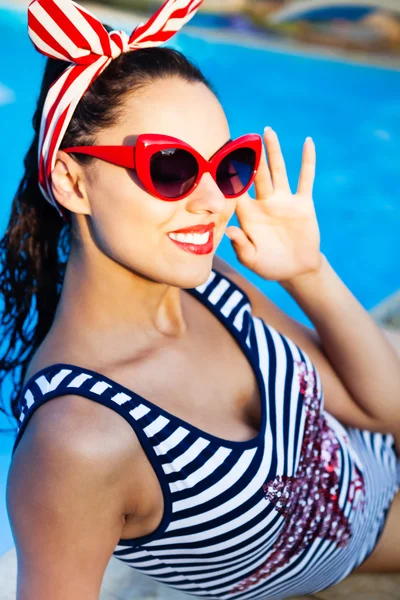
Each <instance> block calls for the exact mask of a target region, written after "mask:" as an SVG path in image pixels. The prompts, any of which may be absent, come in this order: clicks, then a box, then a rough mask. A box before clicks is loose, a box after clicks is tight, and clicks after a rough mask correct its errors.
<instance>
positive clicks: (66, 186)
mask: <svg viewBox="0 0 400 600" xmlns="http://www.w3.org/2000/svg"><path fill="white" fill-rule="evenodd" d="M51 189H52V192H53V194H54V197H55V199H56V200H57V202H59V203H60V204H61V205H62V206H63V207H64V208H66V209H68V210H69V211H70V212H73V213H77V214H81V215H90V214H91V210H90V202H89V197H88V193H87V178H86V177H85V173H84V169H83V168H82V166H81V165H80V164H79V163H78V162H77V161H76V160H75V159H74V158H72V156H70V155H69V154H67V153H66V152H63V151H62V150H59V151H58V152H57V156H56V164H55V165H54V169H53V170H52V172H51Z"/></svg>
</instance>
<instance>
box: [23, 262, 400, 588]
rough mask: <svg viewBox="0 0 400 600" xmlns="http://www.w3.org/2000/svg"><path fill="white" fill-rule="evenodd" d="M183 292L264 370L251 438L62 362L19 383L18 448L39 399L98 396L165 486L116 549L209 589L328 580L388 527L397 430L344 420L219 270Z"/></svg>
mask: <svg viewBox="0 0 400 600" xmlns="http://www.w3.org/2000/svg"><path fill="white" fill-rule="evenodd" d="M188 292H189V293H190V294H192V295H193V296H194V297H195V298H197V299H198V300H199V301H200V302H201V303H203V304H204V305H205V306H206V307H207V308H208V309H209V310H210V311H212V313H213V314H214V315H215V317H216V318H218V319H219V320H220V321H221V322H222V323H223V324H224V325H225V326H226V327H227V329H228V330H229V332H230V333H231V335H232V336H233V337H234V339H235V340H236V342H237V343H238V344H239V346H240V348H241V349H242V350H243V352H244V354H245V356H246V357H247V359H248V360H249V362H250V364H251V366H252V368H253V370H254V373H255V374H256V377H257V382H258V386H259V391H260V394H261V402H262V419H261V428H260V431H259V433H258V435H257V436H256V437H255V438H253V439H251V440H248V441H244V442H235V441H229V440H225V439H222V438H219V437H216V436H214V435H211V434H208V433H206V432H204V431H202V430H201V429H199V428H197V427H195V426H194V425H191V424H189V423H187V422H186V421H184V420H182V419H180V418H178V417H176V416H174V415H173V414H171V413H169V412H167V411H166V410H164V409H162V408H160V407H158V406H157V405H156V404H153V403H152V402H151V401H149V400H147V399H145V398H143V397H142V396H139V395H138V394H136V393H134V392H133V391H132V390H129V389H127V388H125V387H123V386H122V385H119V384H118V383H116V382H115V381H113V380H111V379H109V378H107V377H104V376H102V375H101V374H99V373H96V372H94V371H90V370H88V369H84V368H79V367H77V366H73V365H68V364H56V365H52V366H50V367H47V368H45V369H43V370H41V371H40V372H39V373H37V374H36V375H35V376H34V377H32V378H31V379H30V380H29V381H28V383H27V385H26V386H25V388H24V391H23V393H22V396H21V401H20V409H21V412H20V421H19V429H18V434H17V438H16V440H15V444H14V450H15V448H16V446H17V444H18V442H19V440H20V439H21V435H22V433H23V431H24V429H25V427H26V424H27V422H28V421H29V418H30V417H31V416H32V414H33V412H34V411H35V410H36V409H37V408H38V407H39V406H40V405H41V404H43V403H44V402H47V401H48V400H51V399H52V398H55V397H58V396H61V395H66V394H68V395H69V394H74V395H79V396H84V397H85V398H88V399H89V400H93V401H94V402H99V403H100V404H103V405H104V406H107V407H109V408H110V409H112V410H114V411H116V412H117V413H119V414H120V415H121V417H122V418H124V419H126V421H128V423H129V424H130V425H131V427H132V428H133V430H134V432H135V433H136V435H137V437H138V439H139V441H140V443H141V445H142V447H143V449H144V451H145V452H146V455H147V457H148V459H149V460H150V462H151V464H152V466H153V468H154V471H155V473H156V474H157V477H158V480H159V482H160V485H161V488H162V492H163V498H164V514H163V518H162V521H161V523H160V524H159V526H158V527H157V529H156V530H155V531H154V532H153V533H151V534H149V535H145V536H142V537H137V538H135V539H124V540H123V539H121V540H119V542H118V545H117V546H116V548H115V550H114V553H113V554H114V556H115V557H116V558H118V559H120V560H121V561H123V562H124V563H126V564H127V565H130V566H131V567H134V568H135V569H137V570H138V571H141V572H142V573H145V574H146V575H148V576H150V577H152V578H153V579H155V580H157V581H160V582H163V583H164V584H166V585H168V586H170V587H173V588H176V589H177V590H180V591H182V592H185V593H187V594H191V595H194V596H200V597H203V598H209V599H231V598H234V599H238V600H239V599H240V600H265V599H267V598H273V599H282V598H287V597H289V596H293V595H302V594H308V593H312V592H316V591H319V590H322V589H324V588H326V587H329V586H331V585H333V584H335V583H337V582H339V581H340V580H342V579H343V578H344V577H346V576H347V575H348V574H349V573H350V572H351V571H352V570H353V569H355V568H356V567H357V566H358V565H360V564H361V563H362V562H363V561H364V560H365V559H366V558H367V557H368V555H369V554H370V553H371V552H372V550H373V548H374V546H375V545H376V542H377V539H378V537H379V535H380V533H381V531H382V529H383V525H384V522H385V517H386V513H387V510H388V508H389V507H390V504H391V501H392V500H393V497H394V495H395V493H396V492H397V491H398V489H399V483H400V477H399V472H400V469H399V466H400V461H399V457H398V456H397V454H396V452H395V448H394V439H393V436H392V435H389V434H381V433H371V432H367V431H362V430H359V429H356V428H350V427H344V426H342V425H341V424H340V423H339V422H338V421H337V420H336V419H335V418H333V417H332V416H331V415H330V414H329V413H327V412H326V411H325V410H324V406H323V393H322V389H321V381H320V377H319V375H318V373H317V372H316V370H315V368H314V367H313V365H312V363H311V361H310V359H309V358H308V356H307V355H306V354H305V353H304V352H303V351H302V350H301V349H300V348H298V347H297V346H296V345H295V344H294V343H293V342H292V341H291V340H290V339H288V338H287V337H285V336H283V335H281V334H280V333H278V332H277V331H276V330H275V329H274V328H272V327H270V326H268V325H267V324H266V323H264V321H263V320H261V319H260V318H258V317H255V316H253V315H252V311H251V305H250V302H249V299H248V297H247V296H246V294H245V293H244V291H243V290H241V289H240V288H239V287H238V286H237V285H236V284H235V283H233V282H232V281H231V280H230V279H228V278H227V277H226V276H222V274H221V273H219V272H218V271H216V270H215V269H214V270H213V271H212V272H211V274H210V277H209V279H208V281H207V282H206V283H205V284H203V285H201V286H200V287H198V288H195V289H192V290H188ZM14 450H13V451H14Z"/></svg>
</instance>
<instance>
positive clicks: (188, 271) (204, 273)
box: [171, 254, 214, 289]
mask: <svg viewBox="0 0 400 600" xmlns="http://www.w3.org/2000/svg"><path fill="white" fill-rule="evenodd" d="M207 258H208V259H207V260H206V259H205V257H202V260H201V264H200V262H199V263H198V264H197V265H196V264H195V263H194V264H192V265H190V266H189V265H188V266H187V267H186V268H185V267H184V266H180V267H179V269H178V267H177V271H176V273H175V277H174V279H175V281H176V283H171V285H173V286H175V287H179V288H181V289H192V288H195V287H198V286H200V285H203V283H205V282H206V281H207V280H208V278H209V277H210V273H211V271H212V268H213V258H214V255H213V254H210V255H209V256H208V257H207Z"/></svg>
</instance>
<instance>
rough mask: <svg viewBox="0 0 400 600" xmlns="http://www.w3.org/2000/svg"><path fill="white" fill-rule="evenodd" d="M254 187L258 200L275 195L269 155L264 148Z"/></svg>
mask: <svg viewBox="0 0 400 600" xmlns="http://www.w3.org/2000/svg"><path fill="white" fill-rule="evenodd" d="M254 187H255V190H256V199H257V200H265V199H266V198H268V197H269V196H270V195H271V194H273V193H274V186H273V183H272V178H271V173H270V170H269V166H268V161H267V155H266V153H265V148H264V146H263V150H262V155H261V160H260V166H259V167H258V171H257V175H256V178H255V180H254Z"/></svg>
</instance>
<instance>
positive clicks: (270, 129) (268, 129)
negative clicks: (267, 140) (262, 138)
mask: <svg viewBox="0 0 400 600" xmlns="http://www.w3.org/2000/svg"><path fill="white" fill-rule="evenodd" d="M264 131H265V132H268V131H272V127H270V126H269V125H267V127H265V129H264Z"/></svg>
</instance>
